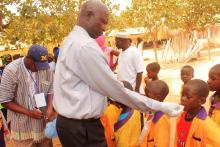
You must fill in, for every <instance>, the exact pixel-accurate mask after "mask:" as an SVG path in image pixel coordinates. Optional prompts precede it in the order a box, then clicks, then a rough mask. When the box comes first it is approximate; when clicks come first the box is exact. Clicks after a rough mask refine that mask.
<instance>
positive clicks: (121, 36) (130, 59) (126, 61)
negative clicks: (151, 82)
mask: <svg viewBox="0 0 220 147" xmlns="http://www.w3.org/2000/svg"><path fill="white" fill-rule="evenodd" d="M115 42H116V47H117V48H118V49H122V52H121V53H120V54H119V56H118V80H119V81H128V82H129V83H131V85H132V86H133V89H134V90H135V91H136V92H139V90H140V86H141V80H142V73H143V59H142V56H141V54H140V53H139V51H138V49H137V48H136V47H134V46H131V39H130V36H129V34H128V33H127V32H118V33H117V34H116V38H115Z"/></svg>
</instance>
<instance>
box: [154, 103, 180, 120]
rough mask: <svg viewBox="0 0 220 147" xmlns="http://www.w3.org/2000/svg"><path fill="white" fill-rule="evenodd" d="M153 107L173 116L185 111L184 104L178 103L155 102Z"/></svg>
mask: <svg viewBox="0 0 220 147" xmlns="http://www.w3.org/2000/svg"><path fill="white" fill-rule="evenodd" d="M153 105H154V106H153V109H154V110H157V111H162V112H164V113H166V114H167V115H169V116H171V117H175V116H178V115H179V114H180V113H181V112H182V111H183V108H184V107H183V106H182V105H179V104H176V103H169V102H160V103H154V104H153Z"/></svg>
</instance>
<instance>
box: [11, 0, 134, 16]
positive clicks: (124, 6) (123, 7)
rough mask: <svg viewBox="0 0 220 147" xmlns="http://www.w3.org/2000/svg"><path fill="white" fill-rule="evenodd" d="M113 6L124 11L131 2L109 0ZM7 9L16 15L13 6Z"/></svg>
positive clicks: (128, 0)
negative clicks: (117, 5)
mask: <svg viewBox="0 0 220 147" xmlns="http://www.w3.org/2000/svg"><path fill="white" fill-rule="evenodd" d="M110 1H111V2H112V3H113V4H119V6H120V10H121V11H122V10H124V9H125V8H126V7H127V6H129V5H130V4H131V0H110ZM7 8H8V9H9V10H10V11H11V12H12V13H16V12H17V9H16V6H15V5H10V6H7Z"/></svg>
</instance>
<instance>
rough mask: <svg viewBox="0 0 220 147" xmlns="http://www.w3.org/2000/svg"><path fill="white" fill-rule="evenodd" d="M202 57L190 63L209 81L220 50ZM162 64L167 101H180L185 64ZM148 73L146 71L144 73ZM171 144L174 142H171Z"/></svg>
mask: <svg viewBox="0 0 220 147" xmlns="http://www.w3.org/2000/svg"><path fill="white" fill-rule="evenodd" d="M201 55H202V56H201V57H200V58H198V59H196V60H193V61H191V62H189V63H187V64H188V65H192V66H193V67H194V71H195V73H194V78H196V79H202V80H205V81H207V79H208V71H209V69H210V68H211V67H212V66H213V65H215V64H218V63H220V51H219V50H217V51H216V52H213V53H212V58H211V60H209V59H208V56H207V53H206V52H202V53H201ZM160 56H161V53H160V52H159V53H158V58H159V59H161V58H160ZM144 57H145V58H147V60H145V67H146V65H147V64H148V63H150V62H153V61H154V59H153V57H154V56H153V54H152V51H150V50H149V51H146V52H144ZM159 63H160V65H161V71H160V73H159V78H160V79H161V80H164V81H165V82H166V83H167V84H168V85H169V88H170V92H169V95H168V96H167V98H166V101H168V102H177V103H178V102H179V93H180V88H181V85H182V82H181V80H180V68H181V67H182V66H183V63H164V62H163V61H159ZM144 74H146V72H145V73H144ZM208 106H209V103H208V102H206V104H205V107H206V108H208ZM171 124H172V125H171V126H172V128H171V129H172V134H171V142H173V139H174V130H175V118H172V119H171ZM53 144H54V147H61V144H60V142H59V139H58V138H56V139H54V140H53ZM171 146H173V144H172V143H171ZM7 147H12V142H8V143H7Z"/></svg>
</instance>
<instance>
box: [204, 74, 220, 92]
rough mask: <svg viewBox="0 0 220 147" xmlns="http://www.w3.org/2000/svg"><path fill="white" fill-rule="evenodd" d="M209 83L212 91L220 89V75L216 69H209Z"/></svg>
mask: <svg viewBox="0 0 220 147" xmlns="http://www.w3.org/2000/svg"><path fill="white" fill-rule="evenodd" d="M207 83H208V85H209V90H210V91H220V75H219V74H218V73H217V72H216V71H215V70H210V71H209V79H208V81H207Z"/></svg>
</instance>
